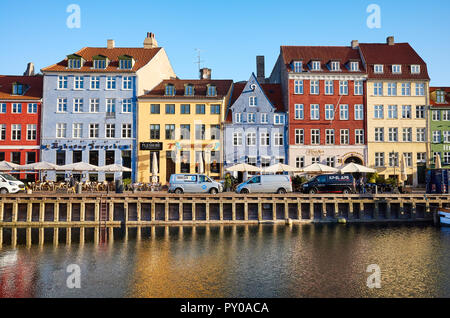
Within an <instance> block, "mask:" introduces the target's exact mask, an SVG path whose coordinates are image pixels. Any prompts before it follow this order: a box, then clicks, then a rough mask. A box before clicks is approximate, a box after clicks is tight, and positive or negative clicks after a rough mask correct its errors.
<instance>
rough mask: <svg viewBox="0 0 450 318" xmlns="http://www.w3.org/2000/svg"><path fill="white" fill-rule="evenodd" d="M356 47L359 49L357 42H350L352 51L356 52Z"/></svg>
mask: <svg viewBox="0 0 450 318" xmlns="http://www.w3.org/2000/svg"><path fill="white" fill-rule="evenodd" d="M358 47H359V42H358V40H353V41H352V49H354V50H356V49H357V48H358Z"/></svg>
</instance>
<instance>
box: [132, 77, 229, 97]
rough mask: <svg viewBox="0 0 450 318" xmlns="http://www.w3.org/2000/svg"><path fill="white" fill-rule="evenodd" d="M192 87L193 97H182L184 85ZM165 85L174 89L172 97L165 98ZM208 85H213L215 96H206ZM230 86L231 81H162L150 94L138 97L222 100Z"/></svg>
mask: <svg viewBox="0 0 450 318" xmlns="http://www.w3.org/2000/svg"><path fill="white" fill-rule="evenodd" d="M188 84H190V85H193V86H194V95H193V96H185V95H184V88H185V85H188ZM166 85H173V86H174V87H175V95H174V96H166V95H165V93H166ZM208 85H215V86H216V92H217V95H216V96H207V95H206V93H207V87H208ZM231 85H233V81H232V80H208V79H202V80H192V79H187V80H181V79H172V80H164V81H162V82H161V83H159V84H158V85H157V86H156V87H155V88H154V89H152V90H151V91H150V92H148V93H147V94H145V95H142V96H139V98H145V99H188V100H195V99H210V100H211V99H212V100H217V99H222V98H224V97H225V96H226V95H227V94H228V92H229V90H230V88H231Z"/></svg>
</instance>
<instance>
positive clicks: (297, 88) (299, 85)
mask: <svg viewBox="0 0 450 318" xmlns="http://www.w3.org/2000/svg"><path fill="white" fill-rule="evenodd" d="M294 94H303V81H294Z"/></svg>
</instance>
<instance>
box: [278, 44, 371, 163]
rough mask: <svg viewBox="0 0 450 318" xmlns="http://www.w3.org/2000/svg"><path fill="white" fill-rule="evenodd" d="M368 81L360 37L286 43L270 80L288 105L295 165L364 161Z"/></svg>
mask: <svg viewBox="0 0 450 318" xmlns="http://www.w3.org/2000/svg"><path fill="white" fill-rule="evenodd" d="M366 80H367V74H366V71H365V69H364V65H363V63H362V60H361V57H360V53H359V50H358V44H357V42H352V46H348V47H335V46H333V47H332V46H317V47H314V46H282V47H281V50H280V56H279V58H278V61H277V63H276V65H275V68H274V70H273V72H272V74H271V77H270V81H271V82H275V83H281V85H282V87H283V93H284V99H285V103H286V105H289V114H288V118H289V119H288V125H289V141H288V142H289V164H290V165H296V166H297V167H299V168H301V167H304V166H308V165H310V164H313V163H322V164H327V165H329V166H333V167H338V166H341V165H343V164H346V163H350V162H355V163H358V164H365V162H366V158H367V142H366V140H367V136H366V118H367V116H366V106H365V91H366Z"/></svg>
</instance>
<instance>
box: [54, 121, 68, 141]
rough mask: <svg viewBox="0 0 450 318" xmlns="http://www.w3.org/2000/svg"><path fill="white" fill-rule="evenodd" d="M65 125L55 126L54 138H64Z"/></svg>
mask: <svg viewBox="0 0 450 318" xmlns="http://www.w3.org/2000/svg"><path fill="white" fill-rule="evenodd" d="M66 130H67V124H65V123H59V124H56V138H66Z"/></svg>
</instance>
